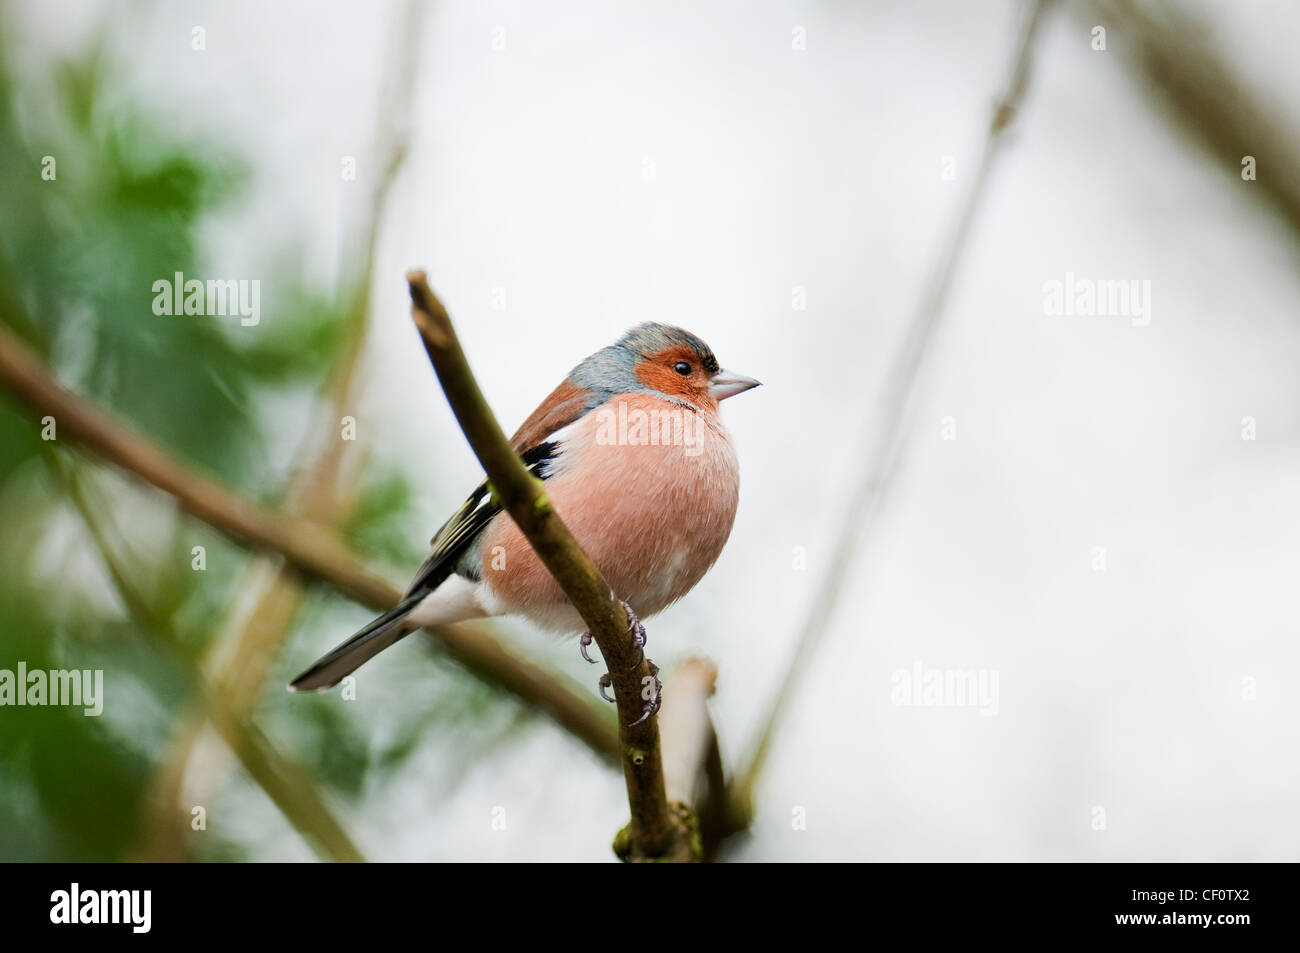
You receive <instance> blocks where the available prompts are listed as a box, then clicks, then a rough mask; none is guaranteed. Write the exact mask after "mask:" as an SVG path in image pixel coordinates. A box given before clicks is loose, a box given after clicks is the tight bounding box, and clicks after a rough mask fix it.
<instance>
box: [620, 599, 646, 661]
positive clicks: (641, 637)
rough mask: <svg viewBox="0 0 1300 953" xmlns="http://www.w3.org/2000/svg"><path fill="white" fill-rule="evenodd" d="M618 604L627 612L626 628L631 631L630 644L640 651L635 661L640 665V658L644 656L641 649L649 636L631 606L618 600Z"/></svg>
mask: <svg viewBox="0 0 1300 953" xmlns="http://www.w3.org/2000/svg"><path fill="white" fill-rule="evenodd" d="M619 605H621V606H622V607H623V611H624V612H626V613H627V630H628V631H629V632H631V633H632V644H633V645H634V646H636V648H637V651H639V652H640V653H641V658H639V659H637V662H636V664H638V665H640V664H641V659H644V658H645V652H644V651H643V650H644V649H645V644H646V642H647V641H648V639H649V637H648V636H647V635H646V633H645V626H644V625H642V624H641V620H640V619H639V618H637V614H636V613H635V612H633V611H632V607H631V606H630V605H628V604H627V603H626V602H620V603H619Z"/></svg>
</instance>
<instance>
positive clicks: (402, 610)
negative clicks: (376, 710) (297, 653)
mask: <svg viewBox="0 0 1300 953" xmlns="http://www.w3.org/2000/svg"><path fill="white" fill-rule="evenodd" d="M428 594H429V593H428V592H427V591H420V592H417V593H412V594H410V595H408V596H406V597H405V598H404V599H403V600H402V601H401V602H399V603H398V604H397V605H395V606H393V608H391V609H389V610H388V611H387V612H385V613H384V614H383V615H381V616H380V617H379V618H377V619H375V620H373V621H372V622H370V623H369V624H367V625H366V627H365V628H363V629H362V630H361V631H360V632H358V633H357V634H356V635H354V636H352V638H350V639H348V640H347V641H346V642H344V643H343V644H342V645H340V646H339V647H338V648H336V649H334V650H333V651H332V652H330V653H329V654H328V655H325V656H323V657H321V658H320V659H318V660H317V661H316V664H315V665H313V666H312V667H311V668H309V669H307V671H305V672H303V673H302V674H301V675H299V676H298V677H297V678H295V679H294V680H293V681H292V682H290V683H289V690H290V691H293V692H311V691H315V690H316V689H318V688H332V687H333V686H335V685H337V684H338V683H339V682H340V681H342V680H343V678H344V677H345V676H347V675H351V674H352V673H353V672H355V671H356V670H357V668H358V667H359V666H361V665H362V664H363V663H365V662H368V661H370V660H371V659H372V658H374V657H375V656H376V655H378V654H379V653H380V652H382V651H383V650H384V649H386V648H388V647H389V646H390V645H392V644H394V643H395V642H397V641H398V640H399V639H401V638H403V637H404V636H406V635H408V634H410V633H411V632H414V631H415V630H416V629H417V628H419V626H417V625H415V624H413V623H408V621H407V618H406V617H407V616H408V615H410V614H411V610H412V609H414V608H415V607H416V606H417V605H419V604H420V602H421V601H422V600H423V599H424V597H425V596H427V595H428Z"/></svg>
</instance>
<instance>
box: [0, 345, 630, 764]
mask: <svg viewBox="0 0 1300 953" xmlns="http://www.w3.org/2000/svg"><path fill="white" fill-rule="evenodd" d="M2 325H3V322H0V386H3V387H5V388H7V389H8V390H9V391H10V392H11V393H12V394H13V395H14V396H16V397H17V398H18V399H19V400H21V401H22V402H23V403H24V404H26V405H27V406H28V407H29V408H31V409H32V410H33V411H34V412H35V414H36V415H38V419H39V416H44V415H48V416H51V417H53V418H55V420H56V421H57V424H56V426H57V434H58V439H60V440H65V439H66V440H71V441H73V442H75V443H77V444H80V445H81V446H83V447H85V448H87V449H89V450H91V451H93V452H95V453H96V454H98V455H100V456H102V457H104V458H105V459H107V460H108V461H110V462H111V463H113V464H115V465H116V466H118V467H120V468H121V469H123V470H126V471H128V472H130V473H133V474H134V475H135V476H137V477H139V478H140V479H142V480H144V481H145V482H147V483H150V484H152V485H153V486H155V487H157V488H158V489H160V490H163V491H164V492H166V493H169V494H171V495H172V496H173V497H175V498H176V500H177V502H178V503H179V504H180V506H181V507H182V508H183V509H184V510H185V511H186V512H188V513H191V514H193V515H194V516H197V517H198V518H199V519H201V520H203V521H204V522H206V523H208V524H209V525H211V526H213V527H214V528H215V529H218V530H220V531H221V532H222V533H224V534H225V535H227V536H229V537H230V538H232V539H234V540H235V541H237V542H239V543H242V544H245V545H250V546H255V547H259V548H262V549H268V550H272V551H274V552H277V553H279V554H280V555H281V556H283V557H284V558H285V559H286V560H288V561H289V562H290V563H291V564H292V565H293V566H294V567H295V568H297V569H298V571H300V572H301V573H303V575H305V576H306V577H308V578H309V579H315V580H319V581H321V582H324V583H326V584H328V585H329V586H331V587H333V588H334V589H336V590H337V591H338V592H340V593H342V594H343V595H345V596H348V597H349V598H351V599H354V600H355V601H357V602H359V603H361V604H362V605H366V606H369V607H370V608H372V609H375V610H377V611H383V610H386V609H391V608H392V607H393V606H394V605H396V604H397V602H398V600H399V599H400V598H401V592H400V591H399V590H398V589H397V588H396V587H395V586H393V585H392V584H391V583H389V582H388V581H386V580H385V579H383V578H381V577H380V576H377V575H375V574H374V573H372V572H370V571H369V570H367V569H366V568H365V567H364V566H363V565H362V563H361V561H360V560H359V559H358V558H357V557H356V556H355V555H354V554H353V553H352V552H351V551H350V550H349V549H348V548H347V547H346V546H344V545H343V544H342V543H341V542H340V541H339V540H338V538H337V537H336V536H334V535H333V534H332V533H330V532H328V531H327V530H324V529H322V528H321V527H320V526H318V525H316V524H313V523H310V522H307V521H305V520H300V519H295V518H293V517H291V516H286V515H285V514H283V513H277V512H274V511H272V510H268V509H265V508H263V507H260V506H258V505H257V504H255V503H253V502H251V501H249V500H247V499H245V498H243V497H241V496H239V495H238V494H236V493H233V492H232V491H230V490H229V489H227V488H225V487H223V486H221V485H219V484H217V483H215V482H214V481H212V480H210V479H208V478H206V477H204V476H201V475H200V474H198V473H197V472H195V471H194V470H192V469H190V468H188V467H186V466H185V465H184V464H182V463H180V462H179V461H177V460H176V459H174V458H173V457H171V456H170V455H168V454H167V453H166V452H165V451H163V450H162V449H160V448H159V447H157V446H156V445H154V444H153V443H151V442H150V441H149V440H147V439H146V438H144V437H143V436H141V435H140V434H138V433H136V432H135V431H134V430H132V429H131V428H130V427H128V426H127V425H126V424H124V423H122V422H119V421H117V420H115V419H113V418H112V417H110V416H109V415H108V414H106V413H105V412H103V411H102V410H100V409H99V408H97V407H95V406H94V405H93V404H91V403H90V402H89V401H86V400H84V399H83V398H81V397H78V396H76V395H75V394H73V393H71V392H70V391H68V390H65V389H64V388H63V387H61V386H60V385H59V384H58V383H57V382H56V381H55V380H54V378H53V377H52V376H51V374H50V372H49V371H48V369H47V368H46V367H45V365H44V364H43V363H42V362H41V360H40V358H39V357H37V356H36V355H35V354H33V353H32V352H31V350H30V349H29V348H28V347H27V345H25V344H23V343H22V342H21V341H20V340H19V339H18V338H17V337H16V336H15V335H14V334H13V333H12V332H11V331H9V330H8V329H7V328H5V327H3V326H2ZM430 631H431V632H432V633H433V635H434V636H435V637H436V639H437V641H438V643H439V644H440V645H441V646H442V648H443V649H444V650H445V651H446V652H447V654H448V655H449V656H450V657H451V658H453V659H455V660H456V661H457V662H459V663H460V664H462V665H463V666H465V668H466V669H468V670H469V671H470V672H472V673H473V674H474V675H476V676H477V677H478V678H480V679H481V680H483V681H484V682H486V683H488V684H490V685H493V686H495V687H497V688H500V689H503V690H505V691H507V692H509V693H511V694H513V695H515V696H516V697H518V698H519V699H521V700H522V701H524V702H526V703H527V704H529V705H531V706H533V707H535V708H538V709H540V710H541V711H544V712H546V713H547V714H549V715H550V716H551V717H552V718H553V719H554V720H555V721H557V722H558V723H559V724H560V725H561V726H562V727H563V728H565V729H566V730H568V731H569V732H570V733H572V734H573V735H575V736H576V737H577V738H579V739H580V740H581V741H583V742H584V743H585V744H587V746H588V747H590V748H591V749H592V750H593V751H595V752H596V753H597V754H598V755H600V756H601V757H603V758H614V757H617V756H618V752H619V750H620V746H619V741H618V736H617V734H616V733H615V731H614V730H613V726H612V725H611V724H610V721H609V719H608V717H606V716H605V713H604V712H602V711H600V710H599V709H598V708H597V707H596V704H595V703H594V702H591V701H588V700H587V699H585V698H583V697H582V696H581V695H579V694H578V693H577V691H575V690H574V689H573V688H571V687H570V685H571V683H572V680H571V679H567V678H565V677H564V676H561V675H558V674H554V673H552V672H549V671H547V670H545V669H543V668H541V667H540V666H538V665H535V664H534V663H532V662H528V661H525V660H524V659H521V658H520V657H518V656H517V655H515V654H514V653H512V652H510V651H509V650H508V649H506V647H505V646H504V645H503V644H502V643H501V642H500V640H498V639H497V638H495V637H494V636H493V635H492V634H491V633H490V632H488V631H486V629H485V628H484V627H482V626H473V625H464V626H443V627H440V628H438V629H436V630H430Z"/></svg>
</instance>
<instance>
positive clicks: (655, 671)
mask: <svg viewBox="0 0 1300 953" xmlns="http://www.w3.org/2000/svg"><path fill="white" fill-rule="evenodd" d="M645 661H646V665H648V666H649V667H650V677H651V678H652V679H654V690H653V691H652V692H651V694H650V697H649V698H648V699H646V703H645V706H644V707H642V709H641V717H640V718H638V719H637V720H636V721H634V722H632V724H630V725H628V727H629V728H635V727H636V726H637V725H639V724H641V722H643V721H645V720H646V719H647V718H649V717H650V716H652V715H656V714H658V712H659V707H660V706H661V705H662V704H663V690H664V683H663V682H661V681H659V666H658V665H656V664H655V663H654V662H652V661H651V660H650V659H646V660H645ZM642 694H644V692H642Z"/></svg>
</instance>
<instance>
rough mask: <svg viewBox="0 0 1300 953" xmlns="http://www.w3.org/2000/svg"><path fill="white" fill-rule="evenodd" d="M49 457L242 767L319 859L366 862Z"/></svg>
mask: <svg viewBox="0 0 1300 953" xmlns="http://www.w3.org/2000/svg"><path fill="white" fill-rule="evenodd" d="M47 458H48V459H49V460H50V462H51V469H52V470H53V471H54V473H55V476H56V477H58V478H59V480H60V481H61V482H62V483H63V485H64V486H65V487H66V488H67V490H68V495H69V496H70V497H71V499H72V501H73V504H74V505H75V506H76V508H77V510H78V512H79V513H80V514H81V517H82V520H83V522H85V524H86V528H87V529H88V530H89V531H90V535H91V537H92V538H93V539H94V541H95V545H96V547H97V548H98V549H99V553H100V556H101V558H102V559H103V562H104V566H105V568H106V569H107V570H108V574H109V577H110V578H111V579H112V581H113V585H114V587H115V588H116V589H117V592H118V595H119V596H120V597H121V599H122V602H123V604H125V606H126V608H127V611H128V612H130V613H131V615H132V616H134V617H135V618H136V619H137V620H138V621H139V622H141V623H142V624H144V625H145V626H146V627H147V628H149V629H151V630H152V631H153V632H154V634H155V636H156V637H157V638H158V639H159V641H161V642H163V643H164V644H165V645H166V646H167V647H168V648H170V649H171V650H172V651H173V652H175V653H177V654H179V655H181V656H183V657H184V659H185V663H186V667H187V668H188V669H189V674H190V675H191V677H192V678H193V679H194V681H195V684H196V685H197V687H198V689H199V693H200V695H201V697H202V698H203V702H204V710H205V712H206V714H207V715H208V717H209V718H211V720H212V723H213V725H215V726H216V728H217V732H218V733H219V734H220V735H221V737H222V739H223V740H224V741H225V742H226V744H227V746H229V748H230V750H231V751H232V752H233V753H234V754H235V756H236V757H237V758H238V759H239V761H240V763H241V764H242V765H243V766H244V768H245V770H247V771H248V773H249V775H250V776H251V777H252V778H253V780H254V781H255V782H256V783H257V784H258V785H259V786H260V787H261V788H262V790H264V791H265V792H266V793H267V795H268V796H269V797H270V798H271V800H272V801H273V802H274V803H275V806H276V807H278V808H279V809H280V812H281V813H282V814H283V815H284V816H285V818H286V819H287V820H288V821H289V823H290V824H292V825H293V827H294V829H295V830H297V831H298V833H300V834H301V835H302V836H303V837H304V839H306V841H307V843H308V844H309V845H311V847H312V848H313V850H315V851H316V853H317V854H318V855H319V856H320V858H321V859H322V860H332V861H340V862H349V863H355V862H364V860H365V858H364V857H363V856H362V855H361V852H360V851H359V850H358V849H357V847H356V845H355V844H353V842H352V839H351V838H350V837H349V836H348V834H347V832H346V831H345V830H344V829H343V826H342V825H341V824H340V823H339V822H338V820H337V819H336V818H335V817H334V814H333V812H332V811H331V810H330V808H329V806H328V805H327V804H326V803H325V801H324V800H323V799H322V798H321V797H320V795H319V793H318V791H319V785H317V784H316V783H315V781H314V780H313V778H312V777H311V775H310V774H309V773H308V772H307V771H306V770H305V769H304V768H302V767H301V766H300V765H298V764H296V763H295V762H293V761H292V760H290V759H289V758H287V757H285V756H284V755H283V754H281V753H280V752H279V751H278V750H277V749H276V747H275V745H274V744H273V743H272V742H271V740H270V739H269V738H267V737H266V735H265V734H263V733H262V731H261V729H259V728H258V727H257V726H256V725H254V724H253V723H252V722H250V721H249V720H248V719H246V718H244V717H242V716H241V715H239V714H238V713H237V712H236V711H235V710H234V709H233V708H231V707H230V706H229V705H227V704H226V702H225V700H224V699H223V698H222V697H221V694H220V693H219V692H216V691H214V690H213V688H212V686H211V684H210V683H209V682H208V680H207V679H206V678H204V676H203V674H202V673H201V671H200V670H199V666H198V663H197V660H196V659H194V657H193V655H192V653H190V652H187V651H185V650H184V649H183V648H182V647H181V641H180V640H179V639H178V638H177V637H176V633H175V631H174V630H173V629H172V627H171V625H170V623H169V622H168V621H167V620H166V619H164V618H163V617H162V616H161V615H160V614H159V613H156V612H154V611H153V609H152V607H151V606H150V605H149V603H148V600H146V599H145V598H144V596H143V595H142V594H141V593H140V592H139V591H138V590H137V589H136V588H135V586H134V585H133V584H132V582H131V573H129V572H128V571H127V570H126V569H125V568H124V567H123V566H122V564H121V560H120V558H119V557H118V555H117V552H116V549H115V548H114V547H113V545H112V544H111V543H110V542H109V540H108V533H107V531H106V529H105V528H104V525H103V523H102V522H101V521H100V517H99V515H98V509H97V507H96V506H95V504H93V503H91V502H90V501H89V500H88V499H87V497H86V493H85V491H84V489H83V488H82V486H81V482H80V479H79V477H78V476H77V475H76V474H75V473H73V472H71V469H70V468H69V467H68V465H67V464H66V463H65V462H64V461H63V460H60V459H59V458H58V456H57V453H56V452H53V451H52V452H50V453H49V454H47ZM164 808H165V809H166V810H168V811H175V810H176V809H177V804H176V803H175V802H173V803H171V804H168V805H164Z"/></svg>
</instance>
